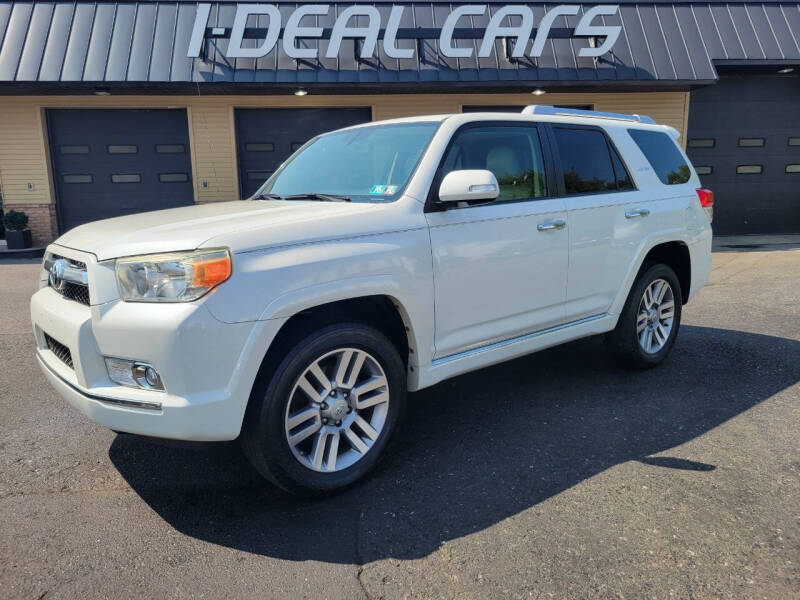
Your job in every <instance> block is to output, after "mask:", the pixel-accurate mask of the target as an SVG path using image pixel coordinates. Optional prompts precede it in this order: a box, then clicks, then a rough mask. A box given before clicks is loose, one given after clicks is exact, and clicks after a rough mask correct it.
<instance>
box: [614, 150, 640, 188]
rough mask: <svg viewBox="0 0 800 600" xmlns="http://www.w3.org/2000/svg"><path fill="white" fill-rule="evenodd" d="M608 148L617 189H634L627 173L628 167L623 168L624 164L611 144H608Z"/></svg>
mask: <svg viewBox="0 0 800 600" xmlns="http://www.w3.org/2000/svg"><path fill="white" fill-rule="evenodd" d="M608 150H609V152H611V158H612V159H613V162H614V175H616V177H617V189H618V190H620V191H624V190H632V189H634V186H633V181H632V180H631V176H630V173H628V169H626V168H625V164H624V163H623V162H622V159H621V158H620V157H619V154H618V153H617V150H616V149H615V148H614V146H611V145H609V147H608Z"/></svg>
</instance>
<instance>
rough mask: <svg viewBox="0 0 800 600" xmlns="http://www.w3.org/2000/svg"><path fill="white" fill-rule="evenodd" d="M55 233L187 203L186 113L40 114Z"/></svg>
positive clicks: (83, 111) (189, 185)
mask: <svg viewBox="0 0 800 600" xmlns="http://www.w3.org/2000/svg"><path fill="white" fill-rule="evenodd" d="M47 119H48V127H49V133H50V148H51V154H52V157H53V177H54V180H55V186H56V193H57V199H58V215H59V226H60V229H61V231H62V232H64V231H67V230H69V229H72V228H73V227H76V226H78V225H81V224H83V223H87V222H89V221H95V220H97V219H106V218H109V217H118V216H121V215H128V214H132V213H139V212H144V211H148V210H158V209H162V208H172V207H175V206H185V205H188V204H193V203H194V193H193V190H192V169H191V159H190V156H189V131H188V127H187V120H186V111H185V110H172V109H170V110H166V109H165V110H117V109H98V110H89V109H53V110H48V111H47Z"/></svg>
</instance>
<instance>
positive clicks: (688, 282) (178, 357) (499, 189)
mask: <svg viewBox="0 0 800 600" xmlns="http://www.w3.org/2000/svg"><path fill="white" fill-rule="evenodd" d="M677 138H678V132H677V131H676V130H675V129H673V128H671V127H666V126H662V125H657V124H655V122H654V121H653V120H652V119H649V118H648V117H643V116H638V115H622V114H611V113H596V112H592V111H581V110H570V109H560V108H554V107H543V106H532V107H528V108H526V109H525V110H523V111H522V113H521V114H505V113H472V114H457V115H445V116H430V117H418V118H408V119H398V120H393V121H384V122H378V123H370V124H366V125H361V126H356V127H350V128H347V129H343V130H340V131H334V132H332V133H328V134H325V135H321V136H318V137H316V138H314V139H312V140H311V141H309V142H308V143H306V144H305V145H304V146H303V147H301V148H300V149H299V150H298V151H297V152H295V153H294V154H293V155H292V156H291V157H290V158H289V159H288V160H287V161H286V162H285V163H284V164H283V165H281V167H280V168H279V169H278V170H277V171H276V172H275V173H274V174H273V175H272V176H271V177H270V178H269V180H267V181H266V182H265V183H264V185H263V186H262V187H261V189H260V190H259V191H258V192H257V193H256V195H255V196H254V197H252V198H250V199H249V200H243V201H238V202H225V203H212V204H205V205H198V206H190V207H184V208H176V209H170V210H163V211H157V212H151V213H144V214H137V215H131V216H126V217H121V218H116V219H110V220H106V221H98V222H94V223H90V224H87V225H83V226H81V227H78V228H76V229H73V230H71V231H69V232H67V233H66V234H65V235H63V236H62V237H60V238H59V239H58V240H56V242H54V243H53V244H52V245H50V246H49V247H48V248H47V251H46V254H45V258H44V263H43V268H42V270H41V277H40V289H39V291H38V292H37V293H36V294H34V296H33V298H32V300H31V313H32V319H33V326H34V331H35V335H36V342H37V357H38V361H39V364H40V365H41V368H42V370H43V372H44V374H45V376H46V377H47V379H48V380H49V381H50V383H51V384H52V386H53V387H54V388H55V389H56V390H57V391H58V392H59V393H60V394H61V395H62V396H63V397H64V398H66V399H67V400H68V401H69V402H70V403H71V404H72V405H73V406H75V407H76V408H78V409H79V410H81V411H82V412H84V413H85V414H86V415H88V416H89V417H90V418H91V419H93V420H95V421H97V422H98V423H100V424H102V425H104V426H106V427H109V428H111V429H113V430H116V431H121V432H130V433H135V434H141V435H145V436H151V437H161V438H172V439H179V440H201V441H202V440H209V441H210V440H232V439H235V438H240V439H241V441H242V445H243V447H244V450H245V452H246V454H247V456H248V457H249V458H250V460H251V461H252V463H253V465H254V466H255V467H256V469H258V471H259V472H260V473H261V474H262V475H264V476H265V477H267V478H268V479H269V480H271V481H272V482H274V483H275V484H277V485H279V486H280V487H282V488H284V489H286V490H289V491H291V492H294V493H303V494H320V493H325V492H330V491H333V490H336V489H339V488H342V487H344V486H347V485H349V484H351V483H353V482H355V481H357V480H358V479H360V478H362V477H363V476H364V475H365V474H366V473H367V472H368V471H369V470H370V469H371V468H372V467H373V466H374V465H375V463H376V461H377V460H378V459H379V457H380V456H381V454H382V453H383V451H384V449H385V448H386V445H387V443H388V442H389V440H390V438H391V437H392V434H393V433H394V432H395V430H396V428H397V426H398V423H399V421H400V418H401V416H402V414H403V409H404V406H405V404H406V392H407V390H410V391H414V390H419V389H422V388H425V387H427V386H431V385H433V384H435V383H437V382H439V381H442V380H444V379H447V378H449V377H453V376H455V375H459V374H461V373H465V372H467V371H471V370H474V369H479V368H482V367H485V366H487V365H492V364H495V363H499V362H502V361H506V360H509V359H511V358H514V357H518V356H521V355H524V354H528V353H531V352H534V351H537V350H541V349H542V348H547V347H550V346H554V345H556V344H561V343H564V342H568V341H570V340H574V339H577V338H581V337H585V336H590V335H595V334H605V337H606V340H607V347H608V350H609V351H610V352H611V353H613V354H614V355H615V356H617V357H619V358H620V359H622V360H623V361H625V362H627V363H628V364H630V365H632V366H634V367H639V368H648V367H653V366H655V365H657V364H659V363H660V362H662V361H663V360H664V359H665V358H666V357H667V355H668V354H669V352H670V349H671V348H672V346H673V344H674V343H675V337H676V336H677V334H678V327H679V325H680V320H681V307H682V306H683V305H684V304H685V303H686V302H687V301H688V300H690V299H691V298H692V296H694V295H695V294H696V293H697V291H698V290H699V289H700V287H701V286H702V285H703V284H704V283H705V282H706V280H707V278H708V276H709V271H710V265H711V259H710V249H711V227H710V222H711V211H712V204H713V195H712V194H711V192H710V191H708V190H704V189H701V186H700V182H699V180H698V177H697V174H696V173H695V171H694V169H693V167H692V166H691V164H690V162H689V160H688V159H687V158H686V155H685V154H684V152H683V151H682V150H681V148H680V147H679V145H678V144H677V143H676V140H677Z"/></svg>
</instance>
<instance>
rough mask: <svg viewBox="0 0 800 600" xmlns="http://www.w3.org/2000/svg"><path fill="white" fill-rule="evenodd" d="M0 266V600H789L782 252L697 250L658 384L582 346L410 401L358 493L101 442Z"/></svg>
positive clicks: (796, 345) (795, 364)
mask: <svg viewBox="0 0 800 600" xmlns="http://www.w3.org/2000/svg"><path fill="white" fill-rule="evenodd" d="M37 268H38V266H37V264H36V263H35V262H31V261H28V262H10V263H8V264H0V411H2V412H1V414H2V417H1V418H0V597H3V598H31V599H41V598H48V599H49V598H127V597H131V598H133V597H135V598H138V599H141V598H183V597H205V598H251V597H259V598H302V597H308V598H347V599H352V598H500V597H502V598H637V599H638V598H754V599H755V598H775V599H781V600H784V599H790V598H800V408H799V407H800V403H799V402H798V400H800V383H798V382H800V286H799V285H798V282H800V248H798V247H797V246H791V245H785V246H782V247H781V249H779V250H774V251H766V252H765V251H759V250H757V249H756V250H751V251H737V250H736V249H730V248H729V249H728V251H726V252H722V253H715V255H714V270H713V273H712V280H711V283H710V284H709V285H708V286H707V287H706V288H704V289H703V290H702V291H701V292H700V294H699V295H698V296H697V298H696V299H695V300H694V301H693V302H692V303H691V304H689V305H688V306H687V307H685V310H684V320H683V325H682V327H681V330H680V334H679V337H678V340H677V343H676V346H675V348H674V350H673V353H672V356H671V357H670V359H669V360H668V361H667V362H666V363H665V364H664V365H662V366H661V367H660V368H658V369H655V370H651V371H646V372H638V371H628V370H625V369H622V368H620V367H618V366H617V365H615V364H614V363H613V362H612V361H611V360H610V358H609V357H608V356H607V354H606V352H605V351H604V347H603V344H602V341H601V340H600V339H598V338H592V339H587V340H581V341H578V342H575V343H572V344H568V345H566V346H562V347H559V348H554V349H551V350H547V351H544V352H541V353H538V354H535V355H531V356H529V357H525V358H522V359H518V360H515V361H513V362H510V363H506V364H504V365H499V366H496V367H492V368H490V369H485V370H482V371H478V372H475V373H471V374H468V375H465V376H462V377H459V378H457V379H454V380H451V381H447V382H444V383H442V384H439V385H437V386H435V387H433V388H430V389H427V390H424V391H422V392H419V393H416V394H413V395H412V396H411V402H410V409H409V412H408V415H407V417H408V419H407V422H406V426H405V428H404V429H403V430H402V433H401V435H400V437H399V439H398V440H397V443H396V444H395V445H394V447H393V448H392V450H391V452H390V454H389V455H388V456H387V457H386V460H384V461H383V462H382V463H381V466H380V467H379V469H378V470H377V472H376V473H375V474H374V476H373V477H372V478H370V479H369V480H368V481H367V482H366V483H364V484H363V485H361V486H359V487H357V488H355V489H353V490H351V491H348V492H346V493H344V494H341V495H339V496H335V497H332V498H329V499H325V500H318V501H301V500H297V499H294V498H290V497H287V496H285V495H283V494H281V493H280V492H278V491H276V490H274V489H272V488H271V487H269V486H268V485H267V484H265V483H262V482H261V481H260V480H259V478H258V476H257V475H256V474H255V472H254V471H253V469H251V468H250V466H249V465H248V464H247V462H246V461H245V459H244V458H243V457H242V455H241V453H240V452H239V450H238V446H237V445H236V444H235V443H230V444H215V445H211V446H207V447H204V448H201V449H187V448H175V447H170V446H164V445H154V444H152V443H149V442H147V441H144V440H142V439H139V438H136V437H133V436H126V435H119V436H118V435H116V434H114V433H112V432H111V431H108V430H105V429H103V428H101V427H99V426H97V425H94V424H93V423H91V422H89V421H88V420H87V419H86V418H85V417H83V416H82V415H80V414H79V413H77V412H75V411H74V410H72V409H71V408H70V407H69V406H68V405H67V404H66V403H65V402H64V401H62V400H61V399H60V398H59V397H58V396H57V395H56V394H55V393H54V392H53V391H52V390H51V389H50V388H49V387H48V385H47V384H46V382H45V380H44V378H43V376H42V375H41V373H40V372H39V369H38V367H37V365H36V363H35V360H34V357H33V351H34V343H33V337H32V334H31V332H30V324H29V318H28V306H27V305H28V299H29V297H30V295H31V294H32V293H33V292H34V290H35V288H36V281H35V280H36V273H37Z"/></svg>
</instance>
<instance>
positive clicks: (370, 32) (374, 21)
mask: <svg viewBox="0 0 800 600" xmlns="http://www.w3.org/2000/svg"><path fill="white" fill-rule="evenodd" d="M405 9H406V7H405V6H392V10H391V12H390V14H389V18H388V20H387V22H386V23H383V22H382V19H381V15H380V13H379V12H378V9H377V8H375V7H374V6H371V5H368V4H357V5H353V6H349V7H347V8H346V9H344V10H343V11H342V12H341V13H340V14H339V16H338V17H337V18H336V21H335V22H334V25H333V29H332V30H330V36H329V38H328V39H329V43H328V48H327V50H326V51H325V58H336V57H337V56H339V53H340V51H341V45H342V41H343V40H345V39H358V40H361V41H362V43H361V44H359V46H360V48H359V50H358V53H359V56H360V58H371V57H373V56H374V55H375V49H376V47H377V44H378V39H379V37H380V35H381V32H383V51H384V52H385V53H386V55H387V56H388V57H389V58H406V59H407V58H412V57H413V56H414V52H415V50H414V48H398V47H397V40H398V39H404V37H403V36H402V35H400V33H401V27H400V23H401V22H402V19H403V12H404V10H405ZM579 10H580V7H579V6H578V5H576V4H562V5H559V6H555V7H553V8H551V9H550V10H548V11H547V12H546V13H545V14H544V16H543V17H542V19H541V20H540V21H539V23H538V24H534V17H533V11H532V10H531V8H530V7H529V6H525V5H516V4H515V5H508V6H503V7H501V8H500V9H499V10H497V11H496V12H495V13H494V15H493V16H492V18H491V19H490V20H489V24H488V25H487V27H486V29H485V31H484V33H483V37H482V38H481V39H480V45H479V47H478V51H477V56H478V57H480V58H485V57H488V56H490V55H491V53H492V50H494V48H495V42H496V41H497V40H500V39H509V40H512V41H513V44H512V46H511V50H510V57H511V58H516V59H519V58H523V57H530V58H537V57H539V56H541V55H542V52H543V50H544V47H545V42H546V41H547V40H548V38H549V36H550V33H551V30H552V28H553V24H554V23H555V22H556V19H558V18H559V17H564V16H575V15H577V14H578V11H579ZM618 10H619V6H617V5H598V6H594V7H592V8H590V9H588V10H587V11H586V12H585V13H584V15H583V16H582V17H581V19H580V20H579V21H578V24H577V25H576V26H575V29H574V31H573V33H572V36H573V37H586V38H589V39H590V44H589V47H587V48H581V49H580V50H579V52H578V56H587V57H597V56H602V55H603V54H606V53H607V52H609V51H611V49H612V48H613V46H614V44H615V43H616V41H617V38H619V35H620V32H621V31H622V27H620V26H618V25H605V24H598V20H599V18H600V17H603V16H610V15H615V14H617V11H618ZM487 11H488V6H487V5H486V4H465V5H462V6H458V7H456V8H454V9H453V11H452V12H451V13H450V14H449V15H448V16H447V18H446V19H445V21H444V23H443V24H442V27H441V30H440V31H439V32H438V33H439V35H438V41H439V51H440V53H441V54H442V56H445V57H448V58H470V57H472V55H473V53H474V47H473V46H472V44H469V45H462V46H458V45H457V44H456V43H455V40H456V39H458V31H457V30H459V28H461V29H462V30H463V28H465V27H466V28H467V29H468V28H469V27H468V24H469V19H468V17H480V16H484V15H486V14H487ZM330 12H331V5H330V4H306V5H302V6H300V7H298V8H297V9H295V10H294V11H293V12H292V13H291V14H290V15H289V17H288V19H287V20H286V24H285V28H283V29H282V22H281V21H282V19H281V14H280V11H279V10H278V7H277V6H276V5H274V4H252V3H246V4H244V3H243V4H239V5H238V6H237V8H236V15H235V17H234V20H233V26H232V27H231V28H230V33H229V34H228V30H227V29H225V28H219V27H214V28H212V33H213V34H214V36H215V37H220V36H225V35H228V49H227V51H226V52H225V56H227V57H228V58H260V57H262V56H266V55H267V54H269V53H270V52H272V51H273V50H274V49H275V46H276V45H277V44H278V40H279V38H280V37H281V33H283V38H282V43H283V49H284V51H285V52H286V55H287V56H289V57H291V58H295V59H312V60H313V59H317V58H319V50H318V49H317V48H313V47H308V46H305V47H304V46H303V44H302V40H313V39H325V38H324V33H325V30H324V29H323V28H322V27H316V26H312V25H311V24H312V23H313V19H314V18H315V17H322V16H327V15H328V14H330ZM210 14H211V4H210V3H205V2H203V3H200V4H198V5H197V14H196V16H195V22H194V28H193V30H192V36H191V39H190V41H189V48H188V52H187V56H188V57H189V58H197V57H199V56H200V54H201V52H202V49H203V44H204V43H205V39H206V29H207V28H208V19H209V16H210ZM253 15H260V16H263V17H267V20H268V25H267V26H266V28H263V27H262V28H259V30H258V31H259V32H260V35H259V37H258V39H255V38H252V37H248V38H246V37H245V36H246V33H247V21H248V18H249V17H251V16H253ZM356 17H360V19H359V20H358V22H359V23H360V24H359V25H356V24H355V22H356ZM510 18H513V19H514V22H515V23H517V24H514V25H512V24H510ZM365 21H366V23H365ZM601 23H602V22H601ZM534 26H535V27H536V30H535V31H536V33H535V35H534V37H533V43H531V36H532V35H533V34H534ZM219 31H222V32H224V33H222V34H219V33H218V32H219ZM419 37H420V36H419V35H414V36H410V37H405V39H418V38H419ZM598 38H604V39H603V41H602V43H600V44H599V45H597V43H598V42H597V40H598ZM245 39H250V40H255V44H254V45H253V44H250V45H244V41H245ZM434 39H436V38H435V37H434Z"/></svg>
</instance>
